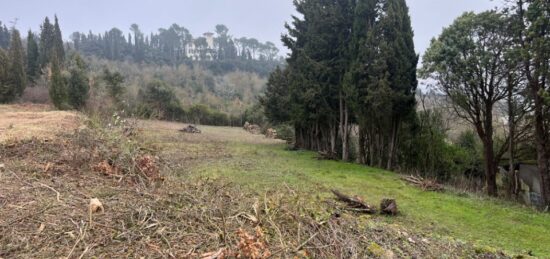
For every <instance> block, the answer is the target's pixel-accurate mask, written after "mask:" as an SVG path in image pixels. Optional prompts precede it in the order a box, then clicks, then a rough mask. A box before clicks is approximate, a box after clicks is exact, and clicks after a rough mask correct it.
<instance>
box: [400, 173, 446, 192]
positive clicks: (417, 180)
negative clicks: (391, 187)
mask: <svg viewBox="0 0 550 259" xmlns="http://www.w3.org/2000/svg"><path fill="white" fill-rule="evenodd" d="M403 180H405V181H407V182H409V183H411V184H413V185H416V186H418V187H420V188H421V189H422V190H424V191H430V192H442V191H444V190H445V188H444V186H443V185H442V184H439V183H438V182H437V181H435V180H431V179H425V178H422V177H420V176H412V175H409V176H405V177H403Z"/></svg>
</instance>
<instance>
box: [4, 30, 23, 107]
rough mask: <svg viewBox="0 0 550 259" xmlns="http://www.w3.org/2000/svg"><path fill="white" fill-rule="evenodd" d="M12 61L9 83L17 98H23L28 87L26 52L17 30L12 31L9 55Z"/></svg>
mask: <svg viewBox="0 0 550 259" xmlns="http://www.w3.org/2000/svg"><path fill="white" fill-rule="evenodd" d="M8 58H9V61H10V66H9V77H8V83H9V84H10V85H11V87H13V89H14V91H15V95H16V96H21V95H22V94H23V91H24V90H25V87H26V86H27V76H26V74H25V52H24V49H23V44H22V43H21V35H20V34H19V31H18V30H17V29H15V28H13V29H12V31H11V41H10V49H9V53H8Z"/></svg>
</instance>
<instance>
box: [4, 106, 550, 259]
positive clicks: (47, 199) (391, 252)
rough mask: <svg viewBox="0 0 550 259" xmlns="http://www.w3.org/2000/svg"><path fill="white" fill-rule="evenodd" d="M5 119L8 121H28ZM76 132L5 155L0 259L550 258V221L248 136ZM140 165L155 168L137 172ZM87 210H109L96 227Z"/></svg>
mask: <svg viewBox="0 0 550 259" xmlns="http://www.w3.org/2000/svg"><path fill="white" fill-rule="evenodd" d="M2 109H3V110H0V118H4V117H3V115H4V114H6V113H13V112H19V111H20V110H21V109H20V107H16V106H4V107H2ZM29 112H30V113H31V114H34V115H33V116H37V118H38V117H39V116H42V115H43V111H42V110H34V111H29ZM64 118H65V117H64V116H57V117H55V118H53V119H51V122H52V124H43V125H44V127H50V126H51V125H57V124H58V123H61V122H62V121H63V120H64ZM23 121H27V117H23ZM30 121H31V122H32V119H31V120H30ZM80 121H81V122H82V123H84V121H85V120H80ZM14 122H15V123H16V124H17V123H18V121H17V120H15V121H14ZM71 125H72V126H71V127H74V128H80V130H78V131H77V132H76V133H73V132H74V130H72V132H68V133H67V134H61V133H58V134H56V135H50V136H49V137H48V140H47V141H46V140H43V139H41V138H31V139H25V140H18V141H15V140H13V139H9V141H7V144H2V143H0V164H3V166H2V167H1V168H0V257H2V258H50V257H59V256H65V257H68V258H80V257H82V258H87V257H100V258H104V257H111V258H113V257H134V258H136V257H137V258H139V257H142V256H143V257H145V258H200V257H206V256H211V255H212V254H214V255H215V254H217V257H212V258H223V257H224V256H225V257H231V256H241V257H245V258H246V257H247V256H248V257H250V256H252V255H257V256H259V257H265V256H267V255H271V256H272V257H275V258H278V257H283V258H308V257H314V258H318V257H322V258H365V257H373V258H403V257H405V258H407V257H412V256H414V257H417V258H506V257H508V256H511V255H516V254H527V253H528V252H529V251H531V252H532V254H534V255H535V256H536V257H541V258H547V257H550V246H547V245H545V244H550V234H549V230H550V217H549V216H548V215H547V214H542V213H538V212H535V211H533V210H530V209H528V208H524V207H520V206H517V205H513V204H509V203H505V202H500V201H495V200H489V199H485V198H481V197H474V196H470V195H468V194H456V193H431V192H423V191H421V190H420V189H417V188H415V187H411V186H409V185H407V184H405V183H404V182H402V181H401V180H400V179H399V177H398V176H397V175H395V174H393V173H389V172H386V171H383V170H377V169H372V168H366V167H363V166H360V165H355V164H348V163H341V162H335V161H320V160H317V159H315V154H314V153H311V152H304V151H288V150H286V149H285V147H286V145H285V144H284V143H283V142H281V141H278V140H270V139H266V138H264V137H263V136H258V135H251V134H248V133H246V132H245V131H244V130H242V129H240V128H228V127H206V126H205V127H200V128H201V130H202V131H203V133H202V134H183V133H181V132H179V131H178V129H180V128H183V126H184V125H183V124H178V123H169V122H158V121H141V122H139V123H138V125H139V127H138V128H139V130H138V131H137V133H136V134H137V135H135V136H133V137H125V136H124V134H123V132H124V131H122V130H119V129H116V128H114V129H106V128H103V127H102V126H101V125H94V123H90V122H87V124H86V127H81V126H82V125H79V124H78V123H75V124H71ZM36 127H37V128H39V129H41V127H39V126H36ZM31 129H33V130H32V131H29V132H28V133H29V135H28V136H31V135H33V134H38V135H39V136H41V135H40V134H42V133H40V132H41V131H34V127H33V128H31ZM121 129H122V128H121ZM41 130H46V129H41ZM23 131H24V130H23ZM36 132H38V133H36ZM144 157H155V158H152V163H153V165H152V166H149V165H148V166H147V167H142V165H141V164H142V163H141V162H140V161H142V158H144ZM100 165H101V166H100ZM149 169H151V170H149ZM155 169H158V170H155ZM157 173H160V176H158V175H157ZM332 188H336V189H338V190H340V191H342V192H344V193H347V194H354V195H355V194H357V195H359V196H361V197H363V198H364V199H365V200H366V201H367V202H368V203H370V204H372V205H375V206H377V205H378V203H379V201H380V199H382V198H384V197H391V198H396V199H397V202H398V205H399V209H400V211H401V213H400V215H399V216H397V217H386V216H371V215H359V214H355V213H351V212H346V211H345V210H343V207H342V206H341V205H339V204H338V203H336V202H334V200H333V199H332V197H331V194H330V189H332ZM91 198H98V199H99V200H100V201H101V202H102V203H103V205H104V209H105V211H104V213H97V214H96V213H94V214H93V215H92V218H90V213H89V206H88V205H89V201H90V199H91ZM500 251H505V252H506V254H503V253H501V252H500Z"/></svg>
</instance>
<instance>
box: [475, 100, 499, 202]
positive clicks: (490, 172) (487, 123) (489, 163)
mask: <svg viewBox="0 0 550 259" xmlns="http://www.w3.org/2000/svg"><path fill="white" fill-rule="evenodd" d="M480 127H481V125H479V126H478V129H479V128H480ZM482 127H483V130H481V131H480V132H479V133H480V136H481V139H482V141H483V151H484V157H485V181H486V185H487V194H488V195H489V196H493V197H496V196H497V195H498V190H497V179H496V161H495V151H494V146H493V144H494V143H493V106H492V105H491V104H489V103H486V104H485V118H484V119H483V126H482ZM478 131H479V130H478Z"/></svg>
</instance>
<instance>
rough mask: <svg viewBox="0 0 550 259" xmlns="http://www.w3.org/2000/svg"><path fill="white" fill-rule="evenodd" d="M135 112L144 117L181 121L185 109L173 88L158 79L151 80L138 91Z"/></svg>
mask: <svg viewBox="0 0 550 259" xmlns="http://www.w3.org/2000/svg"><path fill="white" fill-rule="evenodd" d="M138 100H139V101H140V103H141V104H140V105H139V106H138V111H137V114H139V115H140V116H142V117H146V118H156V119H161V120H172V121H181V120H183V119H184V118H185V110H184V109H183V107H182V106H181V103H180V101H179V99H178V98H177V97H176V94H175V93H174V90H173V88H171V87H170V86H168V85H167V84H166V83H164V82H163V81H160V80H153V81H151V82H150V83H148V84H147V86H146V87H145V88H144V89H140V90H139V93H138Z"/></svg>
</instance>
